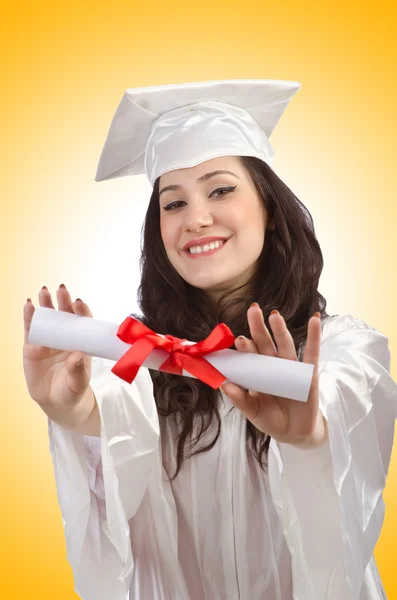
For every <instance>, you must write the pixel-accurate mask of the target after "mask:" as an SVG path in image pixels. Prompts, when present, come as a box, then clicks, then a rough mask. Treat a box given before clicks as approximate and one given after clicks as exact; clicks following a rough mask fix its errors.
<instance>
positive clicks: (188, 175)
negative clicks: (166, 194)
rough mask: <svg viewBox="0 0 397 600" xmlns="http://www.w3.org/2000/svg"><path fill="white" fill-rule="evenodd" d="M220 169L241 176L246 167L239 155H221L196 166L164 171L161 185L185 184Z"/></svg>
mask: <svg viewBox="0 0 397 600" xmlns="http://www.w3.org/2000/svg"><path fill="white" fill-rule="evenodd" d="M218 170H226V171H231V172H232V173H235V174H236V175H238V176H239V177H241V176H242V175H243V173H244V167H243V165H242V164H241V162H240V161H239V159H238V157H237V156H219V157H217V158H212V159H211V160H206V161H205V162H202V163H200V164H199V165H196V166H195V167H189V168H187V169H177V170H176V171H169V172H168V173H164V175H161V177H160V187H163V186H165V185H170V184H174V183H175V184H180V185H183V183H187V182H190V181H196V179H198V178H199V177H201V176H202V175H205V174H206V173H209V172H211V171H218Z"/></svg>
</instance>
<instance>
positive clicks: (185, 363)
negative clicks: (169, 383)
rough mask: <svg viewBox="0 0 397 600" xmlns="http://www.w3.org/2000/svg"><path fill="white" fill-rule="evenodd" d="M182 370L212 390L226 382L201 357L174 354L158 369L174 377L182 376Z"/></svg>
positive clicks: (220, 374)
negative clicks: (174, 375)
mask: <svg viewBox="0 0 397 600" xmlns="http://www.w3.org/2000/svg"><path fill="white" fill-rule="evenodd" d="M182 370H185V371H187V372H188V373H190V374H191V375H194V377H196V378H197V379H200V380H201V381H203V382H204V383H206V384H207V385H209V386H210V387H212V388H213V389H214V390H216V389H218V388H219V386H220V385H222V384H223V383H224V382H225V381H226V377H225V376H224V375H222V373H221V372H220V371H218V370H217V369H215V367H213V366H212V365H211V363H209V362H208V361H207V360H205V358H202V357H201V356H194V357H193V356H189V355H188V354H174V355H172V356H170V357H169V358H167V360H166V361H165V362H164V363H163V364H162V365H161V367H160V371H167V372H168V373H175V374H176V375H182Z"/></svg>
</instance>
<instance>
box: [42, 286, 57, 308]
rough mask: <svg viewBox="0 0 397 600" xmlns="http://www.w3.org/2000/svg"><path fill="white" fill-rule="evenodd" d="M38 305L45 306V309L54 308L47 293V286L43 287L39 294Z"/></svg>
mask: <svg viewBox="0 0 397 600" xmlns="http://www.w3.org/2000/svg"><path fill="white" fill-rule="evenodd" d="M39 304H40V306H45V307H47V308H55V306H54V305H53V303H52V298H51V294H50V292H49V291H48V288H47V286H45V285H44V286H43V287H42V288H41V290H40V292H39Z"/></svg>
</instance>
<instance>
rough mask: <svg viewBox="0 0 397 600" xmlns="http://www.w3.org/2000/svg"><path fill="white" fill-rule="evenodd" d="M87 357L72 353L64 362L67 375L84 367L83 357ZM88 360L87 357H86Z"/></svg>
mask: <svg viewBox="0 0 397 600" xmlns="http://www.w3.org/2000/svg"><path fill="white" fill-rule="evenodd" d="M86 356H87V357H88V355H87V354H85V353H84V352H72V354H71V355H70V356H69V358H68V360H67V361H66V368H67V370H68V372H69V373H73V372H75V371H77V370H79V369H81V368H83V367H84V366H85V363H86V361H85V360H84V359H85V357H86ZM88 358H89V357H88Z"/></svg>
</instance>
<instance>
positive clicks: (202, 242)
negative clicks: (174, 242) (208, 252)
mask: <svg viewBox="0 0 397 600" xmlns="http://www.w3.org/2000/svg"><path fill="white" fill-rule="evenodd" d="M228 239H229V238H227V237H222V236H217V237H215V236H211V237H203V238H197V239H195V240H190V241H189V242H186V244H185V245H184V246H182V250H184V251H185V252H186V251H189V248H191V247H192V246H205V245H207V244H210V243H211V242H218V241H221V242H226V241H227V240H228ZM223 245H224V244H223Z"/></svg>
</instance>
